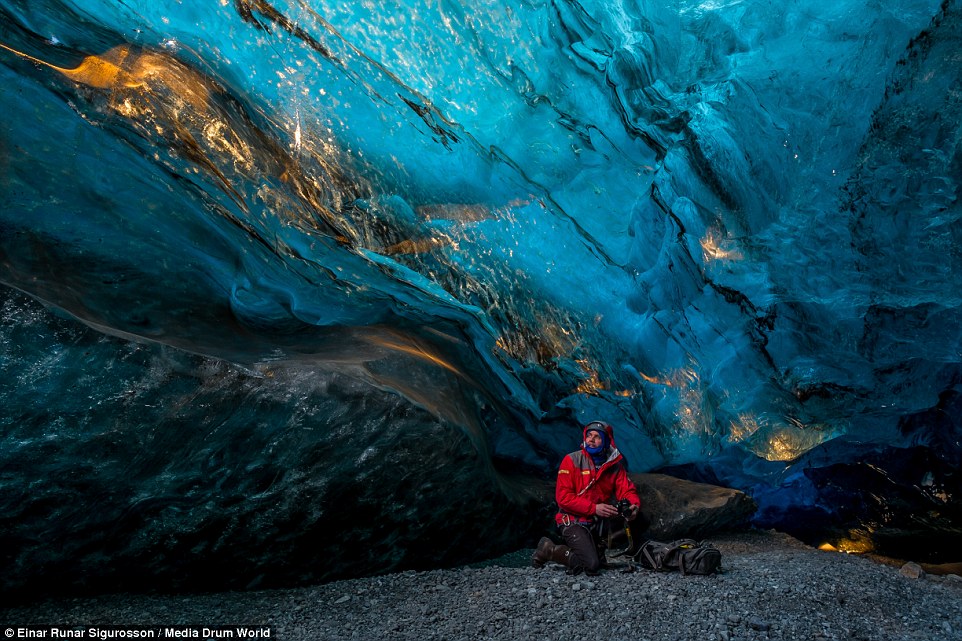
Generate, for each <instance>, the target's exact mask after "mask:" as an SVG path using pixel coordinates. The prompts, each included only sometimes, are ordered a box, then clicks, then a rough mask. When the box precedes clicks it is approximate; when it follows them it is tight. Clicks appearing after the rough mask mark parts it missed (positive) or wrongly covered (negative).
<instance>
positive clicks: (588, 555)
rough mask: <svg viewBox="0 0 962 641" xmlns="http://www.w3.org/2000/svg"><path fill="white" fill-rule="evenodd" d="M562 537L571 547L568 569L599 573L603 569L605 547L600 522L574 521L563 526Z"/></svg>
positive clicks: (573, 571) (574, 571)
mask: <svg viewBox="0 0 962 641" xmlns="http://www.w3.org/2000/svg"><path fill="white" fill-rule="evenodd" d="M561 537H562V538H563V539H564V541H565V545H567V546H568V547H569V548H570V549H571V553H570V554H569V555H568V571H569V572H570V573H572V574H577V573H578V572H582V571H583V572H584V573H585V574H597V573H598V570H600V569H601V563H602V558H603V557H604V552H605V548H604V546H603V544H602V542H601V538H600V537H599V535H598V524H585V525H582V524H580V523H573V524H571V525H564V526H562V527H561Z"/></svg>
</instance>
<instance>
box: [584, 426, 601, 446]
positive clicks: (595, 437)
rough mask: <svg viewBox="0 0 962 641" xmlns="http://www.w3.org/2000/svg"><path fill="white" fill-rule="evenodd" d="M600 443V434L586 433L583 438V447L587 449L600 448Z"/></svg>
mask: <svg viewBox="0 0 962 641" xmlns="http://www.w3.org/2000/svg"><path fill="white" fill-rule="evenodd" d="M602 442H603V441H602V439H601V434H599V433H598V432H596V431H594V430H592V431H590V432H588V434H587V436H585V445H587V446H588V447H601V444H602Z"/></svg>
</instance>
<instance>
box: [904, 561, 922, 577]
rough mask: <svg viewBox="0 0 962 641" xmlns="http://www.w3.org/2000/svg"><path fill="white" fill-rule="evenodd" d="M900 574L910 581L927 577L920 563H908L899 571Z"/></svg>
mask: <svg viewBox="0 0 962 641" xmlns="http://www.w3.org/2000/svg"><path fill="white" fill-rule="evenodd" d="M899 573H900V574H901V575H902V576H904V577H908V578H910V579H921V578H922V577H924V576H925V570H923V569H922V566H921V565H919V564H918V563H906V564H905V565H903V566H902V569H901V570H899Z"/></svg>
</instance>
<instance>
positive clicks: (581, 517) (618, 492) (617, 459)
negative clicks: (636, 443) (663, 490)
mask: <svg viewBox="0 0 962 641" xmlns="http://www.w3.org/2000/svg"><path fill="white" fill-rule="evenodd" d="M602 425H604V428H605V432H607V434H608V443H609V445H608V458H607V459H606V460H605V462H604V463H602V464H601V466H599V467H595V464H594V461H592V460H591V455H590V454H588V452H587V451H586V450H585V446H584V442H583V441H582V444H581V449H580V450H578V451H577V452H572V453H571V454H568V455H567V456H565V457H564V460H563V461H561V468H560V469H559V470H558V482H557V485H556V486H555V500H556V501H557V502H558V508H559V509H558V514H557V515H556V516H555V521H556V522H557V523H558V525H568V524H570V523H576V522H580V523H587V522H590V521H592V520H594V516H595V505H596V504H597V503H608V502H611V501H612V500H615V501H620V500H621V499H628V500H629V501H630V502H631V503H632V504H633V505H639V506H640V505H641V499H639V498H638V490H637V489H636V488H635V484H634V483H632V482H631V479H629V478H628V471H627V470H626V469H625V464H624V457H623V456H622V455H621V452H619V451H618V448H617V447H615V441H614V430H613V429H612V427H611V426H610V425H608V424H607V423H603V424H602ZM597 426H598V423H589V424H588V426H587V427H586V428H585V431H584V433H585V436H587V433H588V429H587V428H588V427H597Z"/></svg>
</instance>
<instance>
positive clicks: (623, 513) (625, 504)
mask: <svg viewBox="0 0 962 641" xmlns="http://www.w3.org/2000/svg"><path fill="white" fill-rule="evenodd" d="M615 507H616V508H618V516H620V517H622V518H626V519H627V518H628V517H630V516H631V501H629V500H628V499H621V500H620V501H618V503H617V504H616V505H615Z"/></svg>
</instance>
